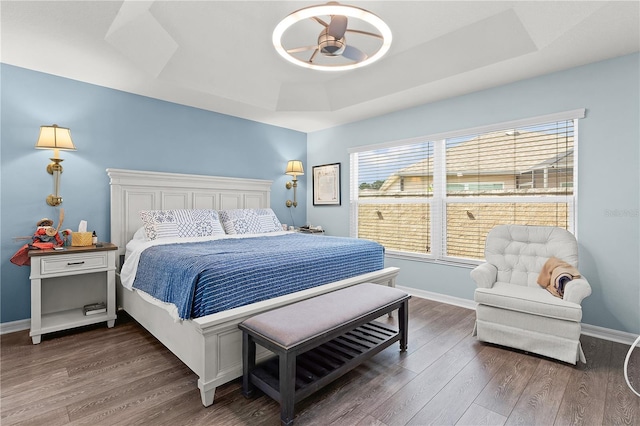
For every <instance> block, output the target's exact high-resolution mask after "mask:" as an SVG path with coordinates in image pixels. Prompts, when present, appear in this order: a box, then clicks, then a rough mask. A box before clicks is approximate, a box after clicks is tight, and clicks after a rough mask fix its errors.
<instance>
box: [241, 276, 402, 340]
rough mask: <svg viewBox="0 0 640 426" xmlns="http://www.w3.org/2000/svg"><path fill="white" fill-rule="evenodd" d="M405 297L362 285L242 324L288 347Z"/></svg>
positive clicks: (298, 303) (389, 288) (400, 292)
mask: <svg viewBox="0 0 640 426" xmlns="http://www.w3.org/2000/svg"><path fill="white" fill-rule="evenodd" d="M405 297H407V293H405V292H404V291H402V290H398V289H396V288H392V287H387V286H385V285H380V284H371V283H364V284H358V285H355V286H352V287H347V288H344V289H341V290H336V291H333V292H331V293H326V294H322V295H320V296H316V297H313V298H311V299H306V300H302V301H300V302H297V303H293V304H291V305H287V306H283V307H282V308H277V309H274V310H272V311H268V312H264V313H262V314H259V315H256V316H254V317H251V318H249V319H247V320H245V321H244V322H243V323H242V324H243V325H244V326H245V327H247V328H248V329H251V330H253V331H254V332H256V333H258V334H260V335H262V336H264V337H266V338H267V339H269V340H271V341H273V342H275V343H277V344H278V345H280V346H282V347H284V348H290V347H292V346H295V345H297V344H299V343H302V342H304V341H306V340H309V339H311V338H313V337H315V336H318V335H321V334H324V333H326V332H328V331H331V330H333V329H335V328H338V327H340V326H341V325H343V324H345V323H348V322H351V321H353V320H356V319H358V318H360V317H363V316H365V315H367V314H369V313H371V312H373V311H375V310H376V309H379V308H382V307H384V306H386V305H390V304H392V303H394V302H397V301H399V300H401V299H403V298H405Z"/></svg>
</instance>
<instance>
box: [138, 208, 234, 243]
mask: <svg viewBox="0 0 640 426" xmlns="http://www.w3.org/2000/svg"><path fill="white" fill-rule="evenodd" d="M140 218H141V219H142V224H143V227H144V231H145V234H146V236H147V239H149V240H155V239H157V238H170V237H206V236H210V235H218V234H224V230H223V229H222V226H221V225H220V220H219V219H218V212H217V211H215V210H187V209H177V210H143V211H141V212H140Z"/></svg>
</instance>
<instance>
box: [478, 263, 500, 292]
mask: <svg viewBox="0 0 640 426" xmlns="http://www.w3.org/2000/svg"><path fill="white" fill-rule="evenodd" d="M471 278H472V279H473V280H474V281H475V282H476V285H477V286H478V287H482V288H491V287H493V284H494V283H495V282H496V279H497V278H498V268H496V267H495V266H493V265H492V264H490V263H482V264H480V265H478V266H476V267H475V268H473V270H472V271H471Z"/></svg>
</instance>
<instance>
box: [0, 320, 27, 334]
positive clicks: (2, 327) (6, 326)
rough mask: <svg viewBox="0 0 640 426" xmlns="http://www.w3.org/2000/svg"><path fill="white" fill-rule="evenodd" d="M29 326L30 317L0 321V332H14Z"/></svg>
mask: <svg viewBox="0 0 640 426" xmlns="http://www.w3.org/2000/svg"><path fill="white" fill-rule="evenodd" d="M30 328H31V319H30V318H28V319H24V320H19V321H11V322H3V323H0V334H7V333H15V332H16V331H23V330H28V329H30Z"/></svg>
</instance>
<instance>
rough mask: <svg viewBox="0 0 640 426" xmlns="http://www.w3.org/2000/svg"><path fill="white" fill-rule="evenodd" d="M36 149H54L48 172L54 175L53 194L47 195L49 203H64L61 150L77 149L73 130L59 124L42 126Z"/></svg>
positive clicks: (56, 204)
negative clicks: (61, 191)
mask: <svg viewBox="0 0 640 426" xmlns="http://www.w3.org/2000/svg"><path fill="white" fill-rule="evenodd" d="M36 149H53V158H51V161H52V162H51V163H49V165H48V166H47V172H48V173H49V174H50V175H53V194H49V196H48V197H47V204H49V205H50V206H58V205H60V204H62V197H61V196H60V175H61V174H62V165H61V164H60V163H61V162H62V161H63V160H62V158H60V155H59V154H60V150H61V149H62V150H65V151H75V150H76V147H75V145H74V144H73V141H72V140H71V131H70V130H69V129H67V128H66V127H58V125H57V124H54V125H52V126H40V136H39V137H38V142H36Z"/></svg>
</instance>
